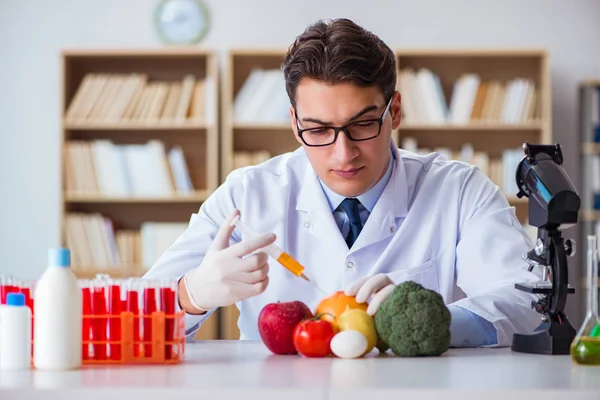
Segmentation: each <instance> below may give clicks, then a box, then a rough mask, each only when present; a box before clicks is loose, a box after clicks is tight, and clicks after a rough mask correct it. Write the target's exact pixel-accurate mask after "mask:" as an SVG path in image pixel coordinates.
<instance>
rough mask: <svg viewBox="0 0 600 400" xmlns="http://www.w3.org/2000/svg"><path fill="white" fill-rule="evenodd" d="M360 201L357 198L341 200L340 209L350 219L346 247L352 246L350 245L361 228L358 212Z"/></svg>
mask: <svg viewBox="0 0 600 400" xmlns="http://www.w3.org/2000/svg"><path fill="white" fill-rule="evenodd" d="M359 204H360V201H358V200H357V199H352V198H348V199H345V200H344V201H342V204H341V206H342V209H343V210H344V212H345V213H346V215H347V216H348V219H349V220H350V231H349V232H348V236H346V244H347V245H348V248H349V249H350V248H352V245H353V244H354V242H355V241H356V238H357V237H358V234H359V233H360V231H361V230H362V222H361V221H360V214H359V213H358V205H359Z"/></svg>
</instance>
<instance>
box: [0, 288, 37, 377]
mask: <svg viewBox="0 0 600 400" xmlns="http://www.w3.org/2000/svg"><path fill="white" fill-rule="evenodd" d="M30 368H31V310H30V309H29V307H27V306H26V305H25V295H24V294H23V293H9V294H8V295H7V296H6V305H3V306H2V307H1V308H0V369H1V370H11V371H17V370H26V369H30Z"/></svg>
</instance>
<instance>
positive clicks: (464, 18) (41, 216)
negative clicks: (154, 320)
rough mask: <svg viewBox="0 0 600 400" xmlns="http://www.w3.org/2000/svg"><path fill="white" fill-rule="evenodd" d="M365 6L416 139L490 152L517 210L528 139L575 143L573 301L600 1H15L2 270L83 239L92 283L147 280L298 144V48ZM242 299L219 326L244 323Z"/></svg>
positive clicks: (9, 1) (1, 192) (2, 163)
mask: <svg viewBox="0 0 600 400" xmlns="http://www.w3.org/2000/svg"><path fill="white" fill-rule="evenodd" d="M337 17H348V18H351V19H353V20H354V21H356V22H357V23H359V24H361V25H362V26H364V27H365V28H367V29H368V30H371V31H372V32H374V33H375V34H377V35H379V36H380V37H381V39H383V40H384V41H385V42H386V43H387V44H388V45H389V46H390V47H391V48H392V49H393V50H394V51H395V53H396V55H397V61H398V76H399V78H398V89H399V90H400V91H401V92H402V94H403V100H404V110H403V111H404V115H405V117H404V122H403V124H402V126H401V128H400V129H399V130H398V131H396V132H394V139H395V140H396V142H397V144H398V145H399V146H401V147H403V148H406V149H409V150H412V151H417V152H429V151H439V152H440V153H442V154H443V155H444V156H446V157H448V158H453V159H460V160H463V161H467V162H471V163H473V164H476V165H477V166H478V167H480V168H481V169H482V170H483V171H484V172H485V173H487V174H488V176H489V177H490V179H492V180H493V181H494V182H495V183H496V184H497V185H498V186H499V187H500V188H501V189H502V191H503V192H504V193H505V195H506V197H507V199H508V200H509V202H510V203H511V205H513V206H514V207H515V212H516V214H517V216H518V217H519V219H520V221H521V222H522V223H523V225H524V226H525V227H526V229H528V232H529V233H530V234H531V235H532V236H535V234H536V231H535V229H532V228H531V227H529V226H528V224H527V222H528V220H527V202H526V201H523V199H517V198H516V196H515V194H516V188H515V185H514V182H513V181H514V170H515V166H516V164H517V162H518V161H519V160H520V158H521V156H522V151H521V150H520V146H521V144H522V143H523V142H524V141H530V142H533V143H560V144H561V146H562V148H563V151H564V157H565V163H564V165H565V168H566V170H567V172H568V174H569V175H570V177H571V179H572V180H573V182H574V183H575V185H576V187H577V188H578V190H579V191H580V195H581V197H582V200H583V205H582V211H581V214H580V216H581V218H580V220H581V222H580V224H578V225H577V226H576V227H573V228H570V229H569V230H567V235H566V236H567V237H572V238H574V239H576V240H577V243H578V247H577V250H578V253H577V254H576V256H575V257H572V258H570V259H569V262H570V274H571V275H570V282H571V284H572V285H573V286H574V287H575V288H576V290H577V293H576V294H575V295H573V296H570V297H569V301H568V313H567V315H569V317H570V318H571V319H572V320H573V323H574V325H577V326H578V325H579V324H580V323H581V318H582V316H583V312H584V311H585V310H584V308H583V307H584V306H585V286H586V284H585V281H584V280H585V256H583V257H582V254H583V255H585V251H586V248H585V244H586V243H585V234H587V233H592V232H596V222H595V221H596V220H597V219H600V211H595V210H599V209H600V200H598V199H597V196H596V193H600V176H598V172H599V171H600V166H599V165H598V164H597V161H598V156H597V155H596V154H598V153H599V152H600V144H597V142H599V141H600V129H599V128H598V126H599V125H598V121H599V119H600V118H599V114H600V106H599V102H598V93H599V89H598V87H600V51H599V49H600V1H597V0H578V1H570V2H569V1H561V0H529V1H522V0H505V1H502V2H499V1H492V0H485V1H482V0H480V1H476V0H454V1H451V2H450V1H443V0H438V1H435V0H421V1H405V0H389V1H386V0H371V1H369V2H364V1H357V0H328V1H319V0H303V1H297V2H294V1H284V0H202V1H200V0H198V1H193V0H165V1H159V0H127V1H122V0H87V1H78V0H54V1H51V2H49V1H42V0H0V275H4V276H8V275H12V276H14V277H16V279H36V278H37V277H39V275H40V273H41V272H42V271H43V270H44V268H45V266H46V251H47V248H49V247H55V246H61V245H62V246H68V247H70V248H71V251H72V262H73V268H74V270H75V271H76V273H77V274H78V275H79V276H81V277H93V276H94V275H95V274H96V273H108V274H110V275H111V276H114V277H123V278H124V277H128V276H139V275H141V274H143V273H144V271H145V270H146V269H147V268H149V267H150V266H151V265H152V263H153V262H154V260H156V258H157V257H158V256H159V255H160V254H161V253H162V251H164V249H166V248H167V247H168V246H169V245H170V244H171V243H172V242H173V240H175V238H176V237H177V236H178V235H179V234H180V233H181V231H182V230H183V229H185V227H186V226H187V223H188V221H189V219H190V216H191V214H192V213H193V212H196V211H197V210H198V208H199V206H200V205H201V204H202V201H203V200H204V199H205V198H206V197H207V196H208V195H210V193H211V192H212V191H213V190H214V189H215V188H216V187H217V186H218V185H219V184H220V182H222V181H223V179H224V178H225V177H226V175H227V173H229V172H230V171H231V170H232V169H234V168H237V167H240V166H243V165H249V164H254V163H258V162H261V161H262V160H264V159H266V158H269V157H272V156H275V155H277V154H281V153H282V152H285V151H292V150H294V149H295V148H296V146H297V143H296V142H295V140H294V139H293V136H292V135H291V132H292V131H291V128H290V125H289V120H288V112H287V107H288V105H289V103H288V100H287V98H286V96H285V91H284V86H283V79H282V75H281V72H280V71H279V70H278V67H279V65H280V62H281V58H282V56H283V54H284V52H285V50H286V48H287V46H289V44H290V43H291V42H292V41H293V40H294V38H295V37H296V36H297V35H298V34H300V33H301V32H302V31H303V30H304V29H305V28H306V27H307V25H308V24H310V23H312V22H314V21H316V20H317V19H320V18H337ZM235 315H236V314H235V310H225V311H224V312H223V314H221V315H218V314H217V313H215V317H214V321H213V322H211V323H210V324H209V323H207V324H206V325H205V326H204V327H203V330H201V332H200V333H199V335H200V337H206V338H216V337H221V338H228V337H235V335H236V332H235V331H236V327H235Z"/></svg>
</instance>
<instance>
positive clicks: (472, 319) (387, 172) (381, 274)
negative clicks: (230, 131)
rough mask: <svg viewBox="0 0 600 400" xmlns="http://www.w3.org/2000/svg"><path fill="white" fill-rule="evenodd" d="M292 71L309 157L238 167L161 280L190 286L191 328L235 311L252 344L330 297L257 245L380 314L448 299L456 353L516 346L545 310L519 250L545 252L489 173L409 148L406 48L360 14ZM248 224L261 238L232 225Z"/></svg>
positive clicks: (170, 254)
mask: <svg viewBox="0 0 600 400" xmlns="http://www.w3.org/2000/svg"><path fill="white" fill-rule="evenodd" d="M283 71H284V76H285V80H286V89H287V93H288V96H289V98H290V102H291V106H290V116H291V125H292V128H293V131H294V135H295V137H296V139H297V140H298V142H299V144H300V148H299V149H298V150H296V151H294V152H292V153H288V154H283V155H280V156H277V157H274V158H273V159H271V160H269V161H267V162H265V163H262V164H261V165H258V166H252V167H246V168H242V169H238V170H235V171H233V172H232V173H231V174H229V176H228V177H227V179H226V181H225V182H224V183H223V184H222V185H221V186H220V187H219V188H218V189H217V190H216V191H215V192H214V193H213V194H212V195H211V196H210V198H208V199H207V201H206V202H205V203H204V204H203V205H202V206H201V208H200V210H199V213H198V215H197V218H195V219H194V220H193V221H192V222H191V223H190V226H189V228H188V229H187V230H186V231H185V233H183V235H182V236H181V237H179V239H178V240H177V241H176V242H175V243H174V244H173V245H172V246H171V248H169V249H168V250H167V251H166V252H165V254H163V255H162V256H161V257H160V259H159V260H158V261H157V262H156V264H155V265H154V266H153V267H152V268H151V270H150V271H149V272H148V273H147V274H146V277H147V278H163V277H169V278H177V279H179V305H180V307H181V308H182V309H183V310H185V311H186V313H187V318H186V329H187V333H188V334H189V335H192V334H193V333H194V332H195V331H196V330H197V329H198V327H199V325H200V324H201V323H202V321H204V320H205V319H206V318H207V317H208V316H209V315H210V314H211V313H212V312H213V311H214V310H215V309H217V308H219V307H224V306H229V305H232V304H237V306H238V307H239V309H240V318H239V321H238V326H239V328H240V331H241V339H254V340H259V339H260V337H259V334H258V330H257V317H258V314H259V313H260V311H261V309H262V308H263V307H264V306H265V305H266V304H268V303H272V302H277V301H282V302H283V301H289V300H301V301H303V302H305V303H306V304H307V305H308V306H309V307H310V308H311V309H313V310H314V308H315V306H316V304H317V303H318V301H319V300H320V299H322V298H323V293H321V292H320V291H319V290H317V289H316V288H315V287H314V286H312V285H311V284H310V283H308V282H306V281H305V280H302V279H299V278H297V277H296V276H294V275H293V274H292V273H290V272H289V271H288V270H286V269H285V268H283V267H282V266H281V265H279V264H278V263H277V262H276V261H275V260H273V259H269V258H268V256H267V255H266V254H265V253H263V252H261V251H258V250H260V249H261V248H262V247H264V246H265V245H267V244H269V243H272V242H275V243H277V244H278V245H279V246H280V247H281V248H282V249H284V250H286V251H287V252H288V253H289V254H291V255H292V256H293V257H294V258H296V259H297V260H298V261H299V262H300V263H301V264H302V265H304V266H305V268H306V270H305V274H306V275H307V276H308V277H310V279H311V280H313V281H314V282H315V283H316V284H317V285H318V286H319V287H320V288H322V289H324V290H325V291H326V292H327V293H333V292H335V291H337V290H345V291H346V292H347V294H349V295H356V297H357V300H358V301H359V302H369V303H370V306H369V310H368V312H369V313H371V314H373V313H375V312H376V309H377V306H378V305H379V304H380V303H381V301H382V300H383V299H385V297H386V296H387V295H388V294H389V293H390V291H391V290H392V289H393V287H394V285H397V284H398V283H400V282H403V281H406V280H413V281H415V282H418V283H420V284H422V285H423V286H425V287H426V288H429V289H433V290H435V291H437V292H439V293H440V294H441V295H442V296H443V298H444V301H445V302H446V304H447V305H448V308H449V310H450V312H451V314H452V323H451V344H452V346H455V347H475V346H507V345H510V343H511V341H512V335H513V333H515V332H521V333H523V332H531V331H533V330H534V328H535V327H536V326H538V325H539V323H540V316H539V315H538V314H537V313H536V312H535V311H533V310H532V309H531V301H532V300H533V299H534V298H533V297H532V295H530V294H527V293H524V292H521V291H518V290H516V289H515V288H514V284H515V283H517V282H531V281H536V280H538V279H539V277H538V276H537V275H535V274H533V273H531V272H528V271H527V265H526V264H525V262H524V261H523V260H522V258H521V256H522V255H523V254H524V253H526V252H527V251H528V250H530V249H531V248H532V243H531V241H530V240H529V238H528V237H527V235H526V233H525V232H524V230H523V228H522V227H521V225H520V223H519V221H518V220H517V218H516V217H515V214H514V209H513V208H512V207H510V206H509V204H508V203H507V201H506V199H505V197H504V196H503V194H502V193H501V191H500V190H499V189H498V187H497V186H496V185H494V184H493V183H492V182H491V181H490V180H489V179H488V178H487V177H486V176H485V175H484V174H483V173H482V172H481V171H480V170H479V169H477V168H476V167H474V166H472V165H468V164H465V163H462V162H456V161H447V160H445V159H442V158H441V157H440V156H439V155H438V154H429V155H417V154H413V153H409V152H407V151H404V150H401V149H398V148H397V146H394V143H393V141H392V139H391V134H392V130H394V129H396V128H398V125H399V124H400V121H401V118H402V116H401V114H402V113H401V95H400V93H398V92H397V91H396V90H395V88H396V62H395V57H394V53H393V52H392V50H391V49H390V48H389V47H388V46H386V45H385V44H384V43H383V42H382V41H381V40H380V39H379V38H378V37H376V36H375V35H373V34H372V33H370V32H368V31H366V30H364V29H363V28H361V27H359V26H357V25H355V24H354V23H353V22H351V21H349V20H344V19H340V20H334V21H331V22H318V23H316V24H314V25H312V26H310V27H309V28H308V29H307V30H306V31H305V32H303V33H302V34H301V35H300V36H299V37H298V38H297V39H296V41H295V42H294V44H293V45H292V46H291V47H290V49H289V52H288V53H287V55H286V57H285V60H284V63H283ZM236 215H239V216H241V219H242V220H243V221H244V222H245V223H247V224H248V225H249V226H250V227H252V228H253V229H254V230H255V231H257V232H260V233H264V234H263V235H262V236H261V237H259V238H255V239H251V238H246V237H243V236H242V235H241V232H240V231H238V230H237V229H234V228H233V227H232V226H231V224H230V222H231V219H232V218H233V217H234V216H236Z"/></svg>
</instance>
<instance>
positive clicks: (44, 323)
mask: <svg viewBox="0 0 600 400" xmlns="http://www.w3.org/2000/svg"><path fill="white" fill-rule="evenodd" d="M81 323H82V299H81V289H80V288H79V285H78V281H77V277H76V276H75V274H74V273H73V271H72V270H71V262H70V252H69V250H68V249H64V248H58V249H50V250H49V251H48V267H47V268H46V270H45V271H44V273H43V274H42V276H41V278H40V279H39V281H38V282H37V285H36V288H35V313H34V327H35V329H34V344H33V364H34V366H35V368H36V369H40V370H52V371H60V370H70V369H76V368H79V367H81Z"/></svg>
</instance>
